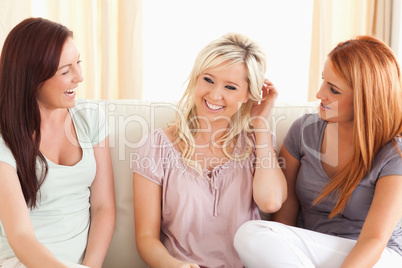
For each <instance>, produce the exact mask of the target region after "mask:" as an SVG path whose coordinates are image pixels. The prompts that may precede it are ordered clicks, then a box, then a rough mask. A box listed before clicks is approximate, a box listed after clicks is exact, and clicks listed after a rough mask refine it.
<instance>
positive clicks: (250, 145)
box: [132, 33, 287, 268]
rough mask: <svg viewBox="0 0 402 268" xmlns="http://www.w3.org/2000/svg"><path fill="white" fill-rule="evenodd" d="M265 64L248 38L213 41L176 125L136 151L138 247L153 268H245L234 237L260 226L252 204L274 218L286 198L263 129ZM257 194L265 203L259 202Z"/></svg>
mask: <svg viewBox="0 0 402 268" xmlns="http://www.w3.org/2000/svg"><path fill="white" fill-rule="evenodd" d="M265 65H266V63H265V55H264V53H263V51H262V50H261V48H260V47H259V46H258V45H257V44H256V43H255V42H253V41H252V40H250V39H249V38H248V37H246V36H244V35H241V34H235V33H233V34H227V35H225V36H223V37H221V38H219V39H217V40H215V41H213V42H211V43H210V44H209V45H207V46H206V47H205V48H204V49H203V50H201V52H200V53H199V55H198V57H197V59H196V61H195V64H194V67H193V70H192V72H191V75H190V77H189V83H188V86H187V89H186V92H185V94H184V96H183V98H182V99H181V101H180V103H179V111H178V117H177V119H176V121H175V122H174V123H173V124H172V125H171V126H170V127H168V128H166V129H164V130H161V129H157V130H154V131H152V132H151V133H150V134H149V136H148V137H146V138H145V144H144V145H143V146H142V147H141V148H140V149H139V150H138V157H135V159H137V160H136V161H134V162H133V163H132V164H133V167H134V212H135V228H136V241H137V248H138V251H139V254H140V255H141V257H142V258H143V260H144V261H145V262H146V263H147V264H148V265H149V266H150V267H164V268H166V267H232V268H236V267H243V264H242V263H241V261H240V259H239V256H238V255H237V253H236V251H235V249H234V247H233V237H234V234H235V232H236V230H237V229H238V227H239V226H240V225H241V224H243V223H244V222H246V221H248V220H253V219H259V218H260V216H259V212H258V209H257V206H256V204H255V202H256V203H257V204H258V205H259V206H260V208H261V209H262V210H264V211H266V212H275V211H277V210H278V209H279V208H280V207H281V205H282V203H283V202H284V200H285V199H286V195H287V192H286V184H285V178H284V175H283V173H282V171H281V169H280V167H279V165H278V162H277V161H276V154H275V150H274V144H275V142H274V138H273V136H271V134H270V128H269V124H267V118H268V117H269V115H270V113H271V110H272V108H273V105H274V101H275V99H276V97H277V94H278V93H277V91H276V90H275V88H274V86H273V85H272V83H271V82H269V81H268V80H264V74H265V68H266V66H265ZM259 102H260V104H258V103H259ZM257 130H258V131H257ZM270 163H273V164H272V166H270V165H269V164H270ZM253 188H254V193H256V192H259V191H261V193H260V194H259V195H258V196H261V198H259V199H255V200H253ZM254 201H255V202H254Z"/></svg>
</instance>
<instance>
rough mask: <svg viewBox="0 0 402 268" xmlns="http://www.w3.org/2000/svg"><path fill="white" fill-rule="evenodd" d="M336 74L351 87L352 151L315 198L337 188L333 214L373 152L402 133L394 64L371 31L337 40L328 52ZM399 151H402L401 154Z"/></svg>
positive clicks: (401, 100)
mask: <svg viewBox="0 0 402 268" xmlns="http://www.w3.org/2000/svg"><path fill="white" fill-rule="evenodd" d="M328 59H329V60H331V62H332V66H333V67H334V69H335V71H336V72H337V74H338V75H339V76H340V77H341V78H342V79H344V80H345V81H347V82H348V83H349V85H350V87H351V88H352V89H353V105H354V106H353V107H354V126H353V143H354V148H353V157H352V158H351V160H350V161H349V163H347V165H346V166H345V168H344V169H343V170H342V171H340V172H339V173H338V174H336V175H335V176H334V177H333V178H331V181H330V182H329V183H328V185H326V187H325V188H324V190H323V191H322V193H321V194H320V195H319V196H318V197H317V198H316V200H315V201H314V204H317V203H319V202H320V201H322V200H323V199H324V198H326V197H327V196H331V195H332V194H336V196H337V197H338V200H337V203H336V205H335V207H334V209H333V210H332V212H331V213H330V215H329V217H330V218H333V217H334V216H336V215H337V214H340V213H342V212H343V210H344V208H345V206H346V205H347V203H348V202H349V200H350V197H351V195H352V193H353V191H354V190H355V188H356V187H357V185H358V184H359V183H360V181H361V180H362V178H363V177H364V176H365V175H366V174H367V173H368V172H369V171H370V169H371V165H372V162H373V159H374V156H375V155H376V154H377V152H378V151H379V150H380V149H381V148H382V147H383V146H384V145H385V144H387V143H389V142H391V141H393V142H394V143H395V148H396V150H398V152H399V154H401V152H400V151H399V147H398V146H397V144H396V141H395V138H396V137H398V136H401V134H402V92H401V90H402V89H401V73H400V68H399V64H398V62H397V60H396V57H395V55H394V53H393V52H392V50H391V49H390V48H389V47H388V46H387V45H386V44H385V43H384V42H382V41H380V40H378V39H376V38H374V37H371V36H359V37H357V38H355V39H352V40H348V41H346V42H342V43H340V44H338V45H337V46H336V47H335V48H334V49H333V50H332V51H331V52H330V53H329V55H328ZM401 157H402V155H401Z"/></svg>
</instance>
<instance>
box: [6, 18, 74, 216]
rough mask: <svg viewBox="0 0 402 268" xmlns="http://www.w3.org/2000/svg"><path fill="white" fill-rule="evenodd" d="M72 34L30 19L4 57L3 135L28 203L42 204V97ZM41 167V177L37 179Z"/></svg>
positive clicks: (12, 35)
mask: <svg viewBox="0 0 402 268" xmlns="http://www.w3.org/2000/svg"><path fill="white" fill-rule="evenodd" d="M68 37H72V32H71V31H70V30H68V29H67V28H66V27H65V26H62V25H60V24H58V23H55V22H52V21H49V20H46V19H42V18H28V19H25V20H23V21H22V22H20V23H19V24H18V25H17V26H15V27H14V28H13V29H12V30H11V32H10V33H9V34H8V36H7V38H6V40H5V42H4V46H3V50H2V53H1V57H0V133H1V135H2V137H3V139H4V142H5V144H6V145H7V146H8V147H9V149H10V150H11V152H12V154H13V156H14V158H15V161H16V165H17V174H18V178H19V181H20V184H21V188H22V192H23V194H24V198H25V201H26V203H27V205H28V206H29V207H30V208H34V207H36V205H37V193H38V191H39V188H40V186H41V185H42V183H43V182H44V180H45V177H46V174H47V171H48V165H47V162H46V159H45V157H44V156H43V155H42V154H41V153H40V151H39V143H40V139H41V134H40V124H41V118H40V112H39V106H38V102H37V96H38V92H39V91H40V88H41V86H42V84H43V82H44V81H46V80H47V79H49V78H51V77H52V76H53V75H54V74H55V73H56V71H57V68H58V65H59V61H60V55H61V51H62V48H63V45H64V43H65V41H66V40H67V38H68ZM37 160H39V165H40V166H41V167H42V174H37V170H38V165H37V163H36V162H37Z"/></svg>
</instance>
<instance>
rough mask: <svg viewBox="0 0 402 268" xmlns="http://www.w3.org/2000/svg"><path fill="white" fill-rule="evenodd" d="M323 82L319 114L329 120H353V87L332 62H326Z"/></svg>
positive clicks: (319, 93)
mask: <svg viewBox="0 0 402 268" xmlns="http://www.w3.org/2000/svg"><path fill="white" fill-rule="evenodd" d="M322 76H323V82H322V84H321V87H320V90H319V91H318V92H317V95H316V97H317V99H319V100H321V103H320V107H319V110H318V115H319V116H320V118H321V119H323V120H325V121H328V122H339V123H341V122H342V123H350V122H353V118H354V112H353V89H352V88H351V87H350V86H349V85H348V83H347V82H346V81H345V80H344V79H342V78H340V77H339V76H338V74H337V73H336V72H335V70H334V67H333V66H332V62H331V60H330V59H328V60H327V61H326V62H325V65H324V70H323V72H322Z"/></svg>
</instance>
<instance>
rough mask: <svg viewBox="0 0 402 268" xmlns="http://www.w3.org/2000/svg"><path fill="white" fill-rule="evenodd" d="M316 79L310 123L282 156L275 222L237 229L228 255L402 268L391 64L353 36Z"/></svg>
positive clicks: (298, 126)
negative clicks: (282, 183)
mask: <svg viewBox="0 0 402 268" xmlns="http://www.w3.org/2000/svg"><path fill="white" fill-rule="evenodd" d="M322 76H323V83H322V86H321V88H320V90H319V91H318V93H317V98H318V99H320V100H321V104H320V106H319V110H318V114H317V113H315V114H307V115H304V116H303V117H301V118H299V119H298V120H297V121H296V122H295V123H294V124H293V126H292V127H291V128H290V130H289V132H288V134H287V136H286V138H285V141H284V146H283V147H282V149H281V152H280V156H281V157H283V158H284V159H285V160H286V165H285V167H284V168H283V171H284V174H285V176H286V179H287V183H288V189H289V196H288V199H287V200H286V202H285V203H284V205H283V206H282V208H281V209H280V210H279V211H278V212H277V213H276V214H275V215H274V220H275V221H276V222H249V223H246V224H245V225H243V226H242V227H241V228H240V229H239V231H238V233H237V235H236V240H235V245H236V248H237V250H238V252H239V254H240V256H241V258H242V260H243V262H244V263H245V265H246V266H247V267H282V268H283V267H325V268H328V267H343V268H346V267H402V228H401V226H400V224H399V223H398V221H399V220H400V218H401V216H402V157H401V148H402V140H401V134H402V89H401V73H400V69H399V65H398V62H397V60H396V58H395V56H394V54H393V52H392V51H391V49H390V48H389V47H388V46H387V45H386V44H384V43H383V42H381V41H379V40H378V39H376V38H373V37H369V36H360V37H357V38H355V39H352V40H349V41H346V42H342V43H340V44H339V45H338V46H336V47H335V48H334V49H333V50H332V52H331V53H330V54H329V56H328V59H327V61H326V63H325V66H324V70H323V73H322ZM298 220H300V222H298ZM297 223H299V225H298V226H299V227H301V228H298V227H293V226H296V225H297Z"/></svg>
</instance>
